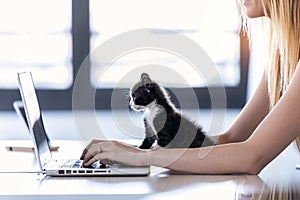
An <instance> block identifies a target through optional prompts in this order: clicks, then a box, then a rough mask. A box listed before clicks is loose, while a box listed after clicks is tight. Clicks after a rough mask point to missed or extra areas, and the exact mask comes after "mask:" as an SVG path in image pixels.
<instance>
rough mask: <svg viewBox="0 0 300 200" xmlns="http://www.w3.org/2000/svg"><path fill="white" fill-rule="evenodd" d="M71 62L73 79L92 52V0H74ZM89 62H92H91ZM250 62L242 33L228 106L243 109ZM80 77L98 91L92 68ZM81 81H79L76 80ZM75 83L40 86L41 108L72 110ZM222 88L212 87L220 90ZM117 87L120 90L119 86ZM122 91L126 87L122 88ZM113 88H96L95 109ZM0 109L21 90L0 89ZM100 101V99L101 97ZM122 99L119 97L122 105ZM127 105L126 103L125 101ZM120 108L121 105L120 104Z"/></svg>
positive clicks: (205, 94)
mask: <svg viewBox="0 0 300 200" xmlns="http://www.w3.org/2000/svg"><path fill="white" fill-rule="evenodd" d="M71 32H72V65H73V80H74V79H75V77H76V76H77V73H78V71H79V68H80V66H81V63H82V62H83V61H84V59H85V58H86V57H87V56H88V55H89V52H90V16H89V1H81V0H72V29H71ZM87 62H88V65H90V62H89V61H87ZM248 65H249V44H248V39H247V38H246V36H245V35H243V34H240V83H239V84H238V85H237V86H236V87H225V92H226V100H227V104H226V106H227V108H242V107H243V106H244V105H245V103H246V94H247V82H248ZM80 72H81V73H83V74H81V75H80V77H81V78H82V80H79V81H80V83H81V89H82V90H85V91H91V90H95V89H94V88H93V87H92V85H91V81H90V71H89V70H85V71H82V70H81V71H80ZM76 81H78V80H76ZM73 85H74V82H73V84H72V86H71V87H70V88H68V89H65V90H50V89H49V90H47V89H37V95H38V98H39V103H40V107H41V109H42V110H70V109H72V91H73ZM218 89H220V88H218V87H215V88H210V90H218ZM117 90H118V89H117ZM119 90H123V89H119ZM171 90H172V91H176V94H177V93H179V94H183V95H184V88H171ZM194 90H195V93H196V95H197V97H198V102H199V107H200V108H210V107H211V103H210V96H209V91H208V89H207V88H194ZM112 93H113V89H97V92H96V94H95V99H96V101H95V107H96V109H110V108H111V96H112ZM0 97H1V98H0V110H2V111H4V110H12V109H13V106H12V103H13V101H14V100H20V99H21V97H20V94H19V90H18V89H0ZM100 98H101V101H97V99H100ZM121 101H123V100H122V99H120V105H121V104H122V102H121ZM123 104H124V102H123ZM77 107H79V108H80V109H88V106H87V105H85V102H84V99H83V100H82V102H80V106H77ZM120 108H121V107H120Z"/></svg>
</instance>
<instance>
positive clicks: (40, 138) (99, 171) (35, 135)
mask: <svg viewBox="0 0 300 200" xmlns="http://www.w3.org/2000/svg"><path fill="white" fill-rule="evenodd" d="M18 83H19V90H20V93H21V97H22V101H23V105H24V108H25V109H24V110H25V114H26V118H27V122H28V127H29V130H30V133H31V136H32V140H33V143H34V150H35V155H36V158H37V160H38V163H39V166H40V169H41V171H43V173H44V174H47V175H50V176H146V175H148V174H149V173H150V168H149V167H132V166H125V165H120V164H113V165H110V166H109V165H102V164H100V163H99V162H95V163H94V164H93V165H92V166H89V167H84V166H83V165H82V160H79V159H78V160H74V159H67V160H53V159H52V155H51V152H50V149H49V140H48V139H47V134H46V131H45V128H44V124H43V119H42V114H41V111H40V107H39V103H38V99H37V96H36V92H35V87H34V83H33V79H32V75H31V73H30V72H22V73H18Z"/></svg>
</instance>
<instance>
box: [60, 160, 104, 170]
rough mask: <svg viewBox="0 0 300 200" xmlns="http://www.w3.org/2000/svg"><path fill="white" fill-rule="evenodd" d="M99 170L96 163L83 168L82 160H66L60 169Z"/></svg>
mask: <svg viewBox="0 0 300 200" xmlns="http://www.w3.org/2000/svg"><path fill="white" fill-rule="evenodd" d="M99 167H100V168H101V166H99V164H98V163H97V162H95V163H93V164H92V165H90V166H84V165H83V163H82V160H67V161H66V162H65V163H64V164H63V165H61V168H94V169H96V168H99Z"/></svg>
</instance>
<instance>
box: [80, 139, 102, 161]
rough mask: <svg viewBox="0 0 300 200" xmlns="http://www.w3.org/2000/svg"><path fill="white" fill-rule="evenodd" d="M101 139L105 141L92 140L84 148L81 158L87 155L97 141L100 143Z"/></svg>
mask: <svg viewBox="0 0 300 200" xmlns="http://www.w3.org/2000/svg"><path fill="white" fill-rule="evenodd" d="M101 141H103V140H92V141H91V142H90V143H89V144H88V145H87V146H86V147H85V148H84V150H83V152H82V154H81V156H80V159H81V160H83V159H84V157H85V155H86V154H87V153H88V151H89V149H90V147H91V146H92V145H94V144H96V143H99V142H101Z"/></svg>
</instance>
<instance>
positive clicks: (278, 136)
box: [82, 64, 300, 174]
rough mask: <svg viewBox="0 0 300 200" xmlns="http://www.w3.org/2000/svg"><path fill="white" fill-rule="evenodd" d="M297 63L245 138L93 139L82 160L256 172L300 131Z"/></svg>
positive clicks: (195, 170) (200, 170) (212, 171)
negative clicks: (168, 143) (166, 144)
mask: <svg viewBox="0 0 300 200" xmlns="http://www.w3.org/2000/svg"><path fill="white" fill-rule="evenodd" d="M299 65H300V64H298V68H297V70H296V72H295V74H294V77H293V79H292V81H291V83H290V85H289V87H288V88H287V90H286V92H285V93H284V95H283V96H282V97H281V99H280V101H279V102H278V103H277V105H276V106H275V107H274V108H273V109H272V111H271V112H270V113H269V114H268V115H267V116H266V117H265V118H264V119H263V121H262V122H261V123H260V124H259V125H258V127H257V128H256V129H255V131H254V132H253V134H252V135H251V137H249V138H248V139H247V140H246V141H243V142H237V143H229V144H223V145H217V146H214V147H205V148H195V149H159V150H148V151H145V150H139V149H137V148H134V147H132V146H128V145H125V144H122V143H119V142H115V141H114V142H110V141H94V142H93V143H91V144H90V145H89V146H88V147H87V148H86V149H85V151H84V152H83V155H82V158H83V159H84V163H85V165H89V164H92V163H93V162H95V161H97V160H106V159H107V160H110V161H115V162H121V163H125V164H129V165H135V166H145V165H156V166H160V167H166V168H169V169H172V170H178V171H185V172H192V173H200V174H232V173H247V174H258V173H259V172H260V171H261V170H262V169H263V167H264V166H265V165H267V164H268V163H269V162H270V161H271V160H272V159H274V158H275V157H276V156H277V155H278V154H279V153H280V152H282V151H283V150H284V149H285V148H286V147H287V146H288V145H289V144H290V143H291V142H292V141H293V140H294V139H295V138H296V137H297V136H298V135H299V133H300V123H299V119H300V93H299V90H300V69H299ZM244 120H247V119H244ZM249 120H251V119H250V118H249Z"/></svg>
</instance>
